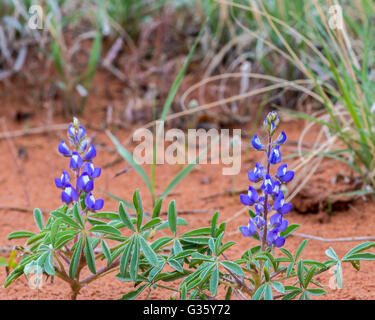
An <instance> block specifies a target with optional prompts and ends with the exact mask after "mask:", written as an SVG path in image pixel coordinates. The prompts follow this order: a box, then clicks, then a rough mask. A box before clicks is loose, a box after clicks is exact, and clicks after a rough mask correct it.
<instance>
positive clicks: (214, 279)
mask: <svg viewBox="0 0 375 320" xmlns="http://www.w3.org/2000/svg"><path fill="white" fill-rule="evenodd" d="M218 286H219V266H218V265H217V264H216V266H215V268H214V270H213V271H212V273H211V279H210V292H211V293H212V295H213V296H216V293H217V287H218Z"/></svg>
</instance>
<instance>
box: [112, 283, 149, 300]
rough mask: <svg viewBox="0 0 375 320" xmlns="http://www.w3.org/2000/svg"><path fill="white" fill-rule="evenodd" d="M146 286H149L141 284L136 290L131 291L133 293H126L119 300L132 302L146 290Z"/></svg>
mask: <svg viewBox="0 0 375 320" xmlns="http://www.w3.org/2000/svg"><path fill="white" fill-rule="evenodd" d="M147 286H149V284H148V283H146V284H143V285H141V286H139V287H138V288H137V289H136V290H133V291H130V292H128V293H127V294H124V295H123V296H122V297H121V298H120V299H119V300H133V299H135V298H136V297H138V296H139V295H140V294H141V293H142V291H143V290H144V289H146V288H147Z"/></svg>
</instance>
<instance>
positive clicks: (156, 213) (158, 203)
mask: <svg viewBox="0 0 375 320" xmlns="http://www.w3.org/2000/svg"><path fill="white" fill-rule="evenodd" d="M162 204H163V199H162V198H159V199H158V200H156V202H155V206H154V210H153V211H152V218H157V217H159V216H160V210H161V205H162Z"/></svg>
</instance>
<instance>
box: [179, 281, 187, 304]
mask: <svg viewBox="0 0 375 320" xmlns="http://www.w3.org/2000/svg"><path fill="white" fill-rule="evenodd" d="M180 300H187V290H186V285H183V286H182V288H181V289H180Z"/></svg>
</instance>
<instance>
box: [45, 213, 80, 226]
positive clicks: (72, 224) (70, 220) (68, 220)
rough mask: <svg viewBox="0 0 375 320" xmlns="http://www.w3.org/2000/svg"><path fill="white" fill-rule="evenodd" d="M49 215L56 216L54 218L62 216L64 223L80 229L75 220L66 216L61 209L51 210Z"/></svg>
mask: <svg viewBox="0 0 375 320" xmlns="http://www.w3.org/2000/svg"><path fill="white" fill-rule="evenodd" d="M51 215H52V216H54V217H56V218H62V219H63V221H64V223H66V224H68V225H70V226H72V227H74V228H77V229H82V228H81V226H80V225H79V224H78V223H77V222H75V221H74V220H73V219H72V218H71V217H69V216H67V215H66V214H65V213H64V212H62V211H52V212H51Z"/></svg>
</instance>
